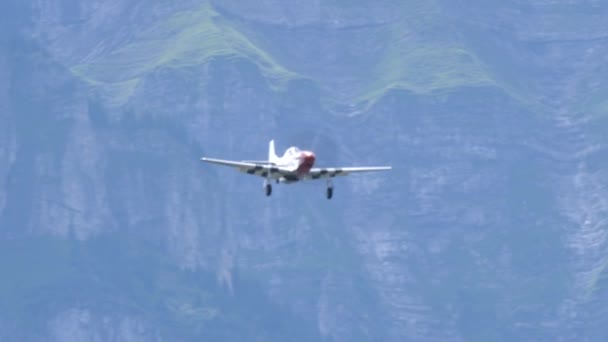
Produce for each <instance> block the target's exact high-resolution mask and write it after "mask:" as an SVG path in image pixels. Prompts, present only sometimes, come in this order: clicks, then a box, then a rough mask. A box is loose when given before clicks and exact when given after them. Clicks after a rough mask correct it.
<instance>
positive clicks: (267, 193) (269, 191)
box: [265, 184, 272, 196]
mask: <svg viewBox="0 0 608 342" xmlns="http://www.w3.org/2000/svg"><path fill="white" fill-rule="evenodd" d="M265 188H266V196H270V195H271V194H272V185H270V184H266V186H265Z"/></svg>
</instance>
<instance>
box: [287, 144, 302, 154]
mask: <svg viewBox="0 0 608 342" xmlns="http://www.w3.org/2000/svg"><path fill="white" fill-rule="evenodd" d="M298 154H300V149H299V148H297V147H295V146H292V147H290V148H288V149H287V151H285V155H288V156H294V155H298Z"/></svg>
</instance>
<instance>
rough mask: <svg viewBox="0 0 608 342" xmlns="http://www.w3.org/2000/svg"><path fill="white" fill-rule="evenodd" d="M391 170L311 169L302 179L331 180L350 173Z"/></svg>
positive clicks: (378, 167) (383, 167) (381, 167)
mask: <svg viewBox="0 0 608 342" xmlns="http://www.w3.org/2000/svg"><path fill="white" fill-rule="evenodd" d="M391 169H392V167H390V166H368V167H328V168H312V169H310V171H309V172H308V173H307V174H306V175H305V176H303V177H302V178H305V179H320V178H333V177H337V176H347V175H350V174H351V173H358V172H374V171H388V170H391Z"/></svg>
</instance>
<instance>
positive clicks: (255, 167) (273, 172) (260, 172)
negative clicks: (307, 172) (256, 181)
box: [201, 158, 292, 179]
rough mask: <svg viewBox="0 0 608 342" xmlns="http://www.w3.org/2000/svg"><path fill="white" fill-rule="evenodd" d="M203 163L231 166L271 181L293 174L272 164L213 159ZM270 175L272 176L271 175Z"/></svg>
mask: <svg viewBox="0 0 608 342" xmlns="http://www.w3.org/2000/svg"><path fill="white" fill-rule="evenodd" d="M201 160H202V161H204V162H207V163H213V164H218V165H224V166H229V167H232V168H234V169H237V170H238V171H241V172H244V173H247V174H250V175H257V176H260V177H264V178H270V179H279V178H281V177H283V176H285V175H289V174H292V172H291V171H290V170H287V169H285V168H281V167H278V166H275V165H272V164H268V162H265V163H262V162H248V161H246V162H240V161H232V160H222V159H213V158H201ZM269 174H270V175H269Z"/></svg>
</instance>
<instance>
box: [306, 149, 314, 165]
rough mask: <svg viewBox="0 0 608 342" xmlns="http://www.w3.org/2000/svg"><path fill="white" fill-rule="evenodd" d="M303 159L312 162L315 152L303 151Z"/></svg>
mask: <svg viewBox="0 0 608 342" xmlns="http://www.w3.org/2000/svg"><path fill="white" fill-rule="evenodd" d="M304 159H305V160H306V161H307V162H309V163H314V162H315V159H316V157H315V154H314V153H312V152H310V151H306V152H304Z"/></svg>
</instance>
